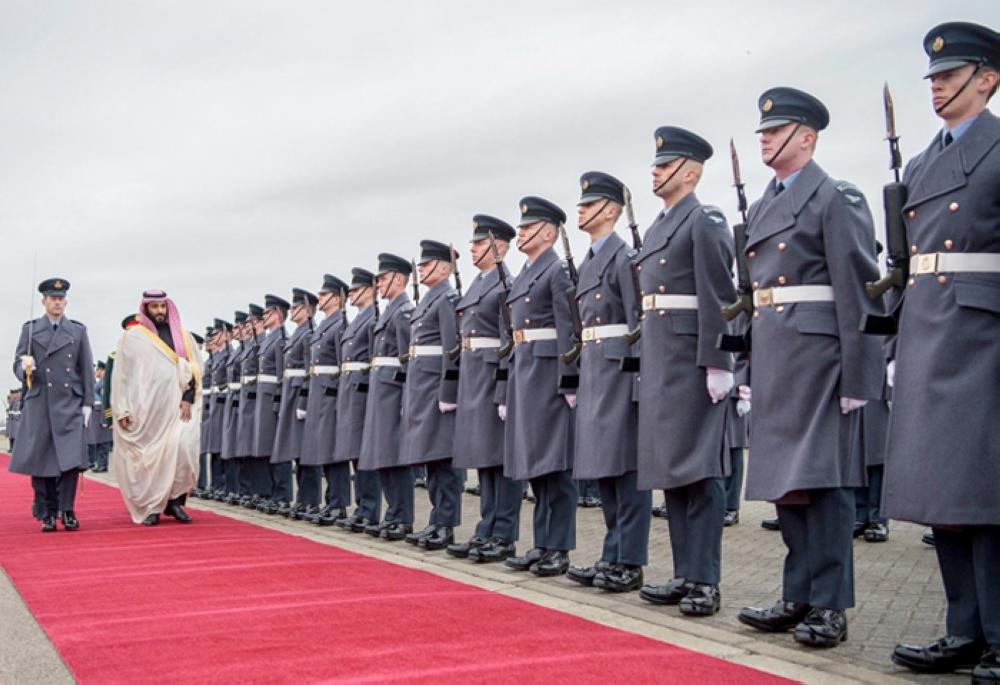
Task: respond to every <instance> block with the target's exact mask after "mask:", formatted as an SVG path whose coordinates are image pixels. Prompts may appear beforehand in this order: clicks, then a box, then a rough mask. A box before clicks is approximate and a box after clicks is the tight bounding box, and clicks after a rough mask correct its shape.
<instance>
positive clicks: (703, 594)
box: [677, 583, 722, 616]
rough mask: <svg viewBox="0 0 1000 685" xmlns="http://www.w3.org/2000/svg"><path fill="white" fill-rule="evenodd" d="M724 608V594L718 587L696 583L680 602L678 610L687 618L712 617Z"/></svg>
mask: <svg viewBox="0 0 1000 685" xmlns="http://www.w3.org/2000/svg"><path fill="white" fill-rule="evenodd" d="M720 606H722V593H721V592H719V586H718V585H705V584H702V583H696V584H695V586H694V587H693V588H691V590H690V591H689V592H688V593H687V596H686V597H684V599H682V600H681V601H680V602H678V603H677V608H678V609H680V612H681V613H682V614H684V615H685V616H711V615H713V614H717V613H718V612H719V607H720Z"/></svg>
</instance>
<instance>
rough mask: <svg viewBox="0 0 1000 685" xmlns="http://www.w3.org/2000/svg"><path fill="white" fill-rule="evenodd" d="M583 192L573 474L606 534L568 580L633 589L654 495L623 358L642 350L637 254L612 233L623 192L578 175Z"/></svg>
mask: <svg viewBox="0 0 1000 685" xmlns="http://www.w3.org/2000/svg"><path fill="white" fill-rule="evenodd" d="M580 188H581V197H580V202H579V203H578V205H577V215H578V217H577V223H578V227H579V229H580V230H581V231H583V232H584V233H587V234H588V235H589V237H590V249H589V250H587V256H586V258H584V260H583V263H581V264H580V282H579V285H578V286H577V291H576V296H577V301H578V302H579V308H580V318H581V320H582V322H583V326H584V328H583V336H582V337H583V341H582V344H583V347H582V348H581V353H580V388H579V391H578V394H577V407H576V443H575V444H576V455H575V457H574V460H573V475H574V477H575V478H577V479H578V480H579V481H580V482H594V483H595V485H596V487H597V490H598V492H599V495H600V497H593V499H595V500H599V501H600V502H601V507H602V509H603V512H604V524H605V527H606V529H607V532H606V534H605V536H604V546H603V550H602V553H601V558H600V559H599V560H598V561H597V563H595V564H594V565H593V566H587V567H578V566H573V567H570V569H569V573H568V574H567V575H568V577H569V578H570V580H574V581H576V582H578V583H581V584H582V585H588V586H589V585H596V586H597V587H600V588H602V589H605V590H610V591H613V592H630V591H633V590H638V589H639V587H640V586H641V585H642V567H643V566H645V565H646V563H647V562H648V558H647V548H648V541H649V522H650V515H651V507H652V496H651V495H650V493H649V492H648V491H640V490H639V489H638V487H637V485H636V449H637V445H636V427H637V420H638V406H637V404H636V401H637V400H638V398H637V397H636V395H635V374H634V373H631V372H628V373H623V372H622V370H621V363H622V360H624V359H627V358H630V357H633V356H634V355H635V354H636V353H637V350H634V349H633V345H630V344H629V342H628V341H627V340H626V338H627V336H628V333H629V332H630V331H633V330H635V329H636V327H637V326H638V324H639V316H638V313H637V310H638V306H639V303H638V302H636V299H637V292H636V288H635V284H634V281H633V276H632V263H631V259H630V253H631V252H632V250H631V249H630V248H629V247H628V245H626V244H625V241H624V240H622V239H621V237H620V236H619V235H618V234H617V233H615V223H616V222H617V221H618V219H619V218H620V217H621V215H622V211H623V208H624V206H625V192H626V190H625V185H624V184H623V183H622V182H621V181H619V180H618V179H617V178H615V177H614V176H611V175H610V174H605V173H602V172H599V171H591V172H588V173H586V174H584V175H583V176H581V177H580ZM637 346H638V345H637V344H636V345H635V347H637ZM586 505H587V506H590V503H586Z"/></svg>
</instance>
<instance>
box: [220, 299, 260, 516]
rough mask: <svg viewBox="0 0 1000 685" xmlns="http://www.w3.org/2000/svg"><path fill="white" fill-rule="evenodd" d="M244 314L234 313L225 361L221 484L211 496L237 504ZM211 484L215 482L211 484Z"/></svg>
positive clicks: (247, 326) (246, 325)
mask: <svg viewBox="0 0 1000 685" xmlns="http://www.w3.org/2000/svg"><path fill="white" fill-rule="evenodd" d="M247 319H248V317H247V313H246V312H242V311H237V312H234V313H233V339H234V340H236V343H237V344H236V347H235V348H234V349H232V350H230V352H229V357H228V360H227V361H226V374H225V384H226V389H227V393H226V403H225V407H224V411H225V414H224V415H223V418H222V449H221V452H220V455H219V456H220V457H221V458H222V471H223V480H224V482H223V484H222V488H221V490H219V489H218V488H217V489H216V491H215V493H213V496H212V498H213V499H215V500H216V501H217V502H228V503H230V504H236V503H237V502H238V501H239V490H240V485H239V483H240V462H239V460H238V459H237V458H236V441H237V440H238V439H239V432H238V429H239V412H240V388H241V384H240V366H241V365H242V364H243V359H244V357H245V356H246V354H247V351H248V350H249V349H250V345H249V344H248V343H247V342H246V340H247V338H248V337H251V335H250V333H249V329H250V325H251V324H249V323H248V322H247ZM213 485H214V483H213Z"/></svg>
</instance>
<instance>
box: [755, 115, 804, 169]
mask: <svg viewBox="0 0 1000 685" xmlns="http://www.w3.org/2000/svg"><path fill="white" fill-rule="evenodd" d="M800 128H802V123H801V122H799V123H798V124H795V127H794V128H793V129H792V132H791V133H789V134H788V137H787V138H785V142H784V143H782V144H781V147H779V148H778V151H777V152H775V153H774V154H773V155H771V159H769V160H767V161H766V162H764V165H765V166H771V164H773V163H774V160H776V159H777V158H778V156H779V155H781V153H782V152H784V151H785V148H786V147H788V144H789V143H790V142H792V138H794V137H795V134H796V133H798V132H799V129H800Z"/></svg>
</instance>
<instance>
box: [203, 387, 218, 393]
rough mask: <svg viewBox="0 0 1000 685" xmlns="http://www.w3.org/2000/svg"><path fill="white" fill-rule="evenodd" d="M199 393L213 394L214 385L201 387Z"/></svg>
mask: <svg viewBox="0 0 1000 685" xmlns="http://www.w3.org/2000/svg"><path fill="white" fill-rule="evenodd" d="M201 394H202V395H214V394H215V388H214V387H211V388H202V389H201Z"/></svg>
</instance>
